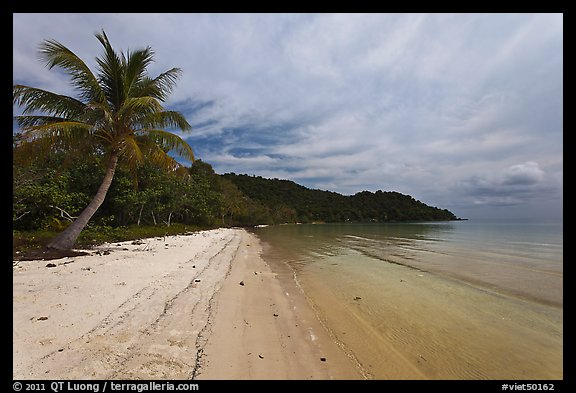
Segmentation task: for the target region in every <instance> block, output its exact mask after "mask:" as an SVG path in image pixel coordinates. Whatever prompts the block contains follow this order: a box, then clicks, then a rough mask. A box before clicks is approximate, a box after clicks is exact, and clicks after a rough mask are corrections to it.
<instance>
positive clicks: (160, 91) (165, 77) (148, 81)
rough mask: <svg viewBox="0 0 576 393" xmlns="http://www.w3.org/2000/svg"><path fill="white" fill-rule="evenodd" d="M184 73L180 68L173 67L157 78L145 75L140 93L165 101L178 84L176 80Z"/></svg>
mask: <svg viewBox="0 0 576 393" xmlns="http://www.w3.org/2000/svg"><path fill="white" fill-rule="evenodd" d="M181 74H182V70H181V69H180V68H172V69H170V70H168V71H166V72H163V73H162V74H160V75H158V76H157V77H156V78H154V79H152V78H149V77H145V78H143V79H142V82H141V83H140V86H139V90H138V95H141V96H143V95H147V96H151V97H154V98H157V99H159V100H160V101H165V100H166V98H167V97H168V96H169V95H170V93H172V90H174V87H175V86H176V81H177V80H178V78H179V77H180V75H181Z"/></svg>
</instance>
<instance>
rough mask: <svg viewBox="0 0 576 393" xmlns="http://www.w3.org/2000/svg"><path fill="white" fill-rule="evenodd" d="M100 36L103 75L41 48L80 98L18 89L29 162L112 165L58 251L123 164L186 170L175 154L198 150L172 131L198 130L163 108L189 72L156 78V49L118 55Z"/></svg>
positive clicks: (57, 50)
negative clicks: (59, 159)
mask: <svg viewBox="0 0 576 393" xmlns="http://www.w3.org/2000/svg"><path fill="white" fill-rule="evenodd" d="M96 38H97V39H98V40H99V41H100V43H101V44H102V46H103V48H104V53H103V55H102V56H100V57H97V58H96V62H97V64H98V68H97V73H96V74H94V73H92V71H91V70H90V68H89V67H88V66H87V65H86V63H84V61H82V60H81V59H80V58H79V57H78V56H76V55H75V54H74V53H73V52H72V51H71V50H70V49H68V48H67V47H65V46H64V45H62V44H61V43H59V42H57V41H55V40H46V41H44V42H43V43H42V44H41V47H40V56H41V59H42V60H44V62H45V63H46V65H47V66H48V67H49V68H50V69H52V68H54V67H57V68H61V69H63V70H64V71H65V72H66V73H68V75H69V76H70V78H71V82H72V85H73V87H74V88H75V89H76V91H77V93H78V96H77V98H74V97H69V96H65V95H60V94H57V93H53V92H50V91H46V90H43V89H39V88H35V87H30V86H24V85H14V86H13V101H14V104H16V105H19V106H21V107H23V108H24V109H23V114H22V115H21V116H16V121H17V123H18V125H19V126H20V129H21V130H22V131H23V132H22V134H21V135H20V136H19V139H18V143H17V146H18V148H19V149H21V150H22V151H23V153H21V154H20V157H21V158H31V157H37V156H42V155H46V154H59V153H66V154H67V157H66V158H68V159H73V158H76V157H79V156H84V155H90V154H91V155H93V156H94V158H100V160H98V161H99V162H100V163H101V164H103V165H104V167H105V168H106V170H105V171H104V172H103V173H102V176H101V178H100V179H101V180H100V186H99V187H98V188H97V190H93V192H94V193H93V194H92V195H91V196H90V199H89V200H90V202H89V203H88V205H87V206H86V208H85V209H83V210H82V212H81V213H80V214H79V215H78V217H77V218H76V219H75V220H74V222H73V224H72V225H70V226H69V227H67V229H66V230H65V231H63V232H62V233H61V234H60V235H59V236H58V237H57V238H56V239H54V241H52V242H51V243H50V245H49V246H50V247H53V248H59V249H67V248H71V247H72V246H73V244H74V243H75V241H76V239H77V237H78V236H79V234H80V232H81V231H82V229H83V228H84V227H85V226H86V224H87V223H88V221H89V220H90V219H91V218H92V216H93V215H94V214H95V213H96V211H97V210H98V208H99V207H100V206H101V205H102V203H103V202H104V199H105V197H106V194H107V192H108V190H109V188H110V186H111V184H112V180H113V178H114V175H115V171H116V166H117V164H118V161H123V162H124V163H125V164H126V168H128V170H129V171H130V172H131V173H133V174H136V172H137V171H138V169H139V168H140V167H141V166H142V165H144V164H145V162H152V163H154V164H155V165H157V166H159V167H161V168H164V169H165V170H168V171H170V172H178V171H179V170H180V169H181V164H180V163H179V162H178V161H177V160H176V159H174V157H173V156H172V155H170V154H168V153H169V152H172V153H173V154H175V155H178V156H181V157H184V158H185V159H188V160H191V161H193V160H194V154H193V152H192V149H191V148H190V146H188V144H187V143H186V142H185V141H184V140H182V139H181V138H180V137H179V136H177V135H175V134H172V133H170V132H168V131H166V130H165V128H177V129H180V130H189V129H190V125H189V124H188V122H187V121H186V119H185V118H184V117H183V116H182V115H181V114H180V113H178V112H174V111H169V110H166V109H165V108H164V107H163V106H162V104H161V103H162V102H164V101H165V100H166V98H167V97H168V96H169V94H170V93H171V92H172V90H173V88H174V87H175V83H176V80H177V79H178V77H179V75H180V73H181V70H180V69H179V68H172V69H170V70H168V71H166V72H164V73H161V74H160V75H158V76H157V77H155V78H152V77H150V76H149V74H148V72H147V67H148V66H149V65H150V64H151V62H152V61H153V57H154V52H153V51H152V49H151V48H150V47H147V48H145V49H140V50H135V51H132V52H127V53H118V52H116V51H115V50H114V49H113V48H112V45H111V44H110V41H109V40H108V37H107V36H106V33H105V32H104V31H102V32H101V33H98V34H96ZM38 113H40V114H38ZM179 172H180V173H182V171H181V170H180V171H179ZM184 172H185V171H184ZM134 179H136V178H135V177H134ZM64 182H65V181H64ZM60 187H63V185H62V184H60ZM43 196H44V197H46V195H43ZM52 196H54V195H52ZM60 202H62V201H60ZM70 207H71V206H70ZM61 209H62V208H61ZM22 218H23V216H22V217H21V219H22Z"/></svg>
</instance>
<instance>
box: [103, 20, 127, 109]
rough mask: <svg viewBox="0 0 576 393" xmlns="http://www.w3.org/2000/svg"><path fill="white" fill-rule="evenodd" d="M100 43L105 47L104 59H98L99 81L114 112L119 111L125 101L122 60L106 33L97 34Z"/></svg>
mask: <svg viewBox="0 0 576 393" xmlns="http://www.w3.org/2000/svg"><path fill="white" fill-rule="evenodd" d="M96 38H98V41H100V43H101V44H102V46H104V55H103V57H101V58H100V57H97V58H96V62H97V63H98V66H99V69H100V72H99V73H98V81H99V83H100V85H101V87H102V90H103V91H104V94H105V95H106V99H107V100H108V102H109V103H110V104H111V105H112V107H113V108H114V110H118V109H119V108H120V106H121V105H122V101H123V100H124V81H123V71H122V68H123V67H122V60H121V59H120V56H118V54H117V53H116V52H115V51H114V49H113V48H112V45H111V44H110V41H109V40H108V37H107V36H106V33H105V32H104V31H102V32H101V33H98V34H96Z"/></svg>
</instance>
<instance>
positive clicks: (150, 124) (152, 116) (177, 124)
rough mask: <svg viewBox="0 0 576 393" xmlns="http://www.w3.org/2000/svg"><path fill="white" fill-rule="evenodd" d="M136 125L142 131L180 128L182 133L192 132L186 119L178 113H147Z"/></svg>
mask: <svg viewBox="0 0 576 393" xmlns="http://www.w3.org/2000/svg"><path fill="white" fill-rule="evenodd" d="M135 124H137V125H139V126H140V127H141V128H142V129H156V128H178V129H180V130H182V131H190V130H191V129H192V126H191V125H190V123H188V121H187V120H186V118H185V117H184V116H183V115H182V114H181V113H180V112H176V111H162V112H153V113H146V114H144V115H143V116H142V117H141V118H139V119H138V120H137V121H136V122H135Z"/></svg>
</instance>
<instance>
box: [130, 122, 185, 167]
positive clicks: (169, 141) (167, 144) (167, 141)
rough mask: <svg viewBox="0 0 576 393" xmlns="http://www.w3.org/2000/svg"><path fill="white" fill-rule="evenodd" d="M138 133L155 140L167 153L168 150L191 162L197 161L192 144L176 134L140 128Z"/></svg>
mask: <svg viewBox="0 0 576 393" xmlns="http://www.w3.org/2000/svg"><path fill="white" fill-rule="evenodd" d="M138 134H139V136H141V137H145V138H148V139H150V140H151V141H153V142H154V144H155V145H156V146H158V147H159V148H160V149H161V150H162V151H163V152H164V154H166V155H168V152H174V153H175V154H176V155H178V156H179V157H182V158H184V159H187V160H190V161H191V162H194V161H195V157H194V152H193V151H192V148H191V147H190V145H189V144H188V143H187V142H186V141H185V140H183V139H182V138H180V137H179V136H178V135H176V134H172V133H171V132H168V131H165V130H157V129H148V130H140V131H139V132H138Z"/></svg>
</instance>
